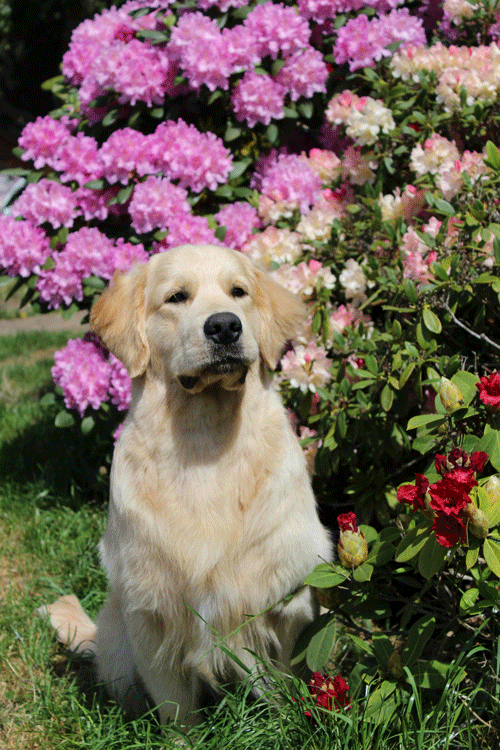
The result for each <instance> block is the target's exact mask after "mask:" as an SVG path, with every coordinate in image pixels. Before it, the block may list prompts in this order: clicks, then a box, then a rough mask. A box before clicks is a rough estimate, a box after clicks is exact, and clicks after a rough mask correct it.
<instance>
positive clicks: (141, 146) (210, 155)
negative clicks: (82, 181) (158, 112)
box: [99, 120, 232, 192]
mask: <svg viewBox="0 0 500 750" xmlns="http://www.w3.org/2000/svg"><path fill="white" fill-rule="evenodd" d="M99 158H100V160H101V162H102V164H103V176H104V177H105V178H106V179H107V180H108V182H110V183H111V184H113V183H115V182H121V183H122V184H124V185H126V184H127V183H128V182H129V180H130V179H131V178H132V177H134V176H144V175H148V174H149V175H152V174H158V173H159V172H161V173H162V174H163V175H164V176H165V177H168V178H169V179H170V180H178V181H179V185H180V186H181V187H186V188H190V189H191V190H193V191H194V192H201V191H202V190H203V189H205V188H207V187H208V188H210V190H215V189H216V187H217V185H219V184H221V183H224V182H226V180H227V178H228V175H229V173H230V171H231V169H232V157H231V154H230V152H229V151H228V149H227V148H225V146H224V144H223V143H222V141H221V139H220V138H217V136H216V135H215V134H214V133H211V132H208V133H200V131H199V130H197V129H196V128H195V127H194V125H188V124H187V123H185V122H184V121H183V120H178V121H177V122H174V121H173V120H168V121H167V122H162V123H160V125H158V127H157V128H156V130H155V131H154V133H151V134H150V135H144V134H143V133H140V132H139V131H137V130H133V129H132V128H122V129H120V130H115V131H114V133H112V134H111V135H110V137H109V138H108V140H107V141H105V142H104V143H103V144H102V146H101V148H100V150H99Z"/></svg>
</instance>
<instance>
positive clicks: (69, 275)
mask: <svg viewBox="0 0 500 750" xmlns="http://www.w3.org/2000/svg"><path fill="white" fill-rule="evenodd" d="M147 259H148V254H147V253H146V251H145V250H144V248H143V246H142V245H140V244H139V245H132V244H130V243H128V242H124V240H123V239H121V238H120V239H118V240H117V241H116V244H113V241H112V240H110V239H109V238H108V237H106V236H105V235H104V234H102V232H100V231H99V230H98V229H96V228H95V227H92V228H89V227H83V228H82V229H79V230H78V231H77V232H72V233H71V234H70V235H69V237H68V239H67V242H66V244H65V246H64V247H63V248H62V250H60V251H59V252H58V251H56V252H54V253H53V254H52V261H53V267H52V268H47V269H41V270H39V272H38V280H37V283H36V288H37V289H38V291H39V292H40V298H41V299H42V300H43V301H44V302H46V303H47V306H48V307H49V309H56V308H58V307H60V306H61V305H62V304H65V305H69V304H71V302H72V301H73V300H77V301H81V300H82V299H83V281H84V279H86V278H88V277H89V276H100V277H102V278H104V279H110V278H111V277H112V276H113V274H114V272H115V271H116V270H120V271H127V270H128V269H129V268H130V267H131V266H132V265H133V264H134V263H137V262H145V261H146V260H147Z"/></svg>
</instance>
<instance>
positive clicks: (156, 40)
mask: <svg viewBox="0 0 500 750" xmlns="http://www.w3.org/2000/svg"><path fill="white" fill-rule="evenodd" d="M135 35H136V37H137V38H138V39H148V40H149V41H150V42H151V43H152V44H163V43H164V42H168V34H165V33H164V32H163V31H155V30H154V29H139V30H138V31H136V33H135Z"/></svg>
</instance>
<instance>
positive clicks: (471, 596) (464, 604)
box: [458, 589, 479, 615]
mask: <svg viewBox="0 0 500 750" xmlns="http://www.w3.org/2000/svg"><path fill="white" fill-rule="evenodd" d="M478 596H479V589H469V590H468V591H466V592H465V594H463V596H462V598H461V599H460V603H459V605H458V606H459V609H460V614H461V615H467V613H468V612H469V610H470V609H472V607H473V606H474V604H475V603H476V601H477V599H478Z"/></svg>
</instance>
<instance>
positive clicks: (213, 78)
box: [168, 12, 232, 91]
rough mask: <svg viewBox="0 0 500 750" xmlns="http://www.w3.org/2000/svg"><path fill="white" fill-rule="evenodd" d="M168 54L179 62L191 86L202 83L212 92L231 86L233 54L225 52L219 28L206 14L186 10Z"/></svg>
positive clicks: (179, 21)
mask: <svg viewBox="0 0 500 750" xmlns="http://www.w3.org/2000/svg"><path fill="white" fill-rule="evenodd" d="M168 53H169V55H170V57H171V58H172V59H173V60H175V61H176V62H178V63H179V65H180V66H181V68H182V70H183V71H184V73H185V75H186V77H187V78H188V80H189V84H190V86H191V87H192V88H194V89H197V88H199V87H200V86H201V85H202V84H205V86H207V87H208V88H209V89H210V91H215V89H217V88H222V89H227V88H228V86H229V81H228V78H229V75H230V74H231V72H232V60H231V56H230V55H227V54H226V46H225V44H224V40H223V36H222V33H221V31H220V29H219V27H218V26H217V24H216V23H215V21H212V20H211V19H210V18H208V17H207V16H205V15H204V14H203V13H198V12H196V13H187V14H185V15H184V16H181V17H180V18H179V20H178V21H177V24H176V25H175V26H174V27H173V29H172V34H171V37H170V42H169V45H168Z"/></svg>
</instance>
